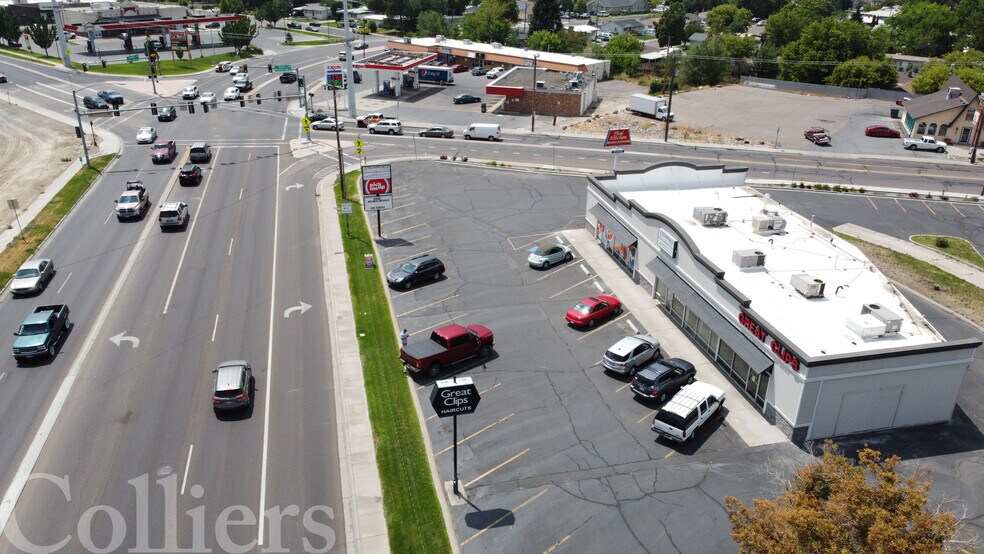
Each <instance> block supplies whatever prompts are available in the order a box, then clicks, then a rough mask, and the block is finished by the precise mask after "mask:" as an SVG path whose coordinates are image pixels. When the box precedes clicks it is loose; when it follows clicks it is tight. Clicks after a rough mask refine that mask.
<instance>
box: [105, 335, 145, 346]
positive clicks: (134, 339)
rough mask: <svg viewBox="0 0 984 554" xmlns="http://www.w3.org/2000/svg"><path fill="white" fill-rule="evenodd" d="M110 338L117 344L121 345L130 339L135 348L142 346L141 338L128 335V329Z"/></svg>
mask: <svg viewBox="0 0 984 554" xmlns="http://www.w3.org/2000/svg"><path fill="white" fill-rule="evenodd" d="M109 340H111V341H112V342H113V344H115V345H116V346H119V345H120V343H121V342H123V341H129V342H130V344H131V345H132V347H133V348H136V347H138V346H140V339H138V338H137V337H131V336H128V335H127V334H126V331H123V332H122V333H120V334H118V335H116V336H115V337H109Z"/></svg>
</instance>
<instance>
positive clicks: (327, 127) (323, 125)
mask: <svg viewBox="0 0 984 554" xmlns="http://www.w3.org/2000/svg"><path fill="white" fill-rule="evenodd" d="M335 125H336V123H335V120H334V119H332V118H330V117H328V118H325V119H322V120H321V121H315V122H314V123H312V124H311V128H312V129H317V130H319V131H334V130H335ZM337 125H338V130H339V131H344V130H345V122H344V121H342V122H341V123H338V124H337Z"/></svg>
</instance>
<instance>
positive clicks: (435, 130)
mask: <svg viewBox="0 0 984 554" xmlns="http://www.w3.org/2000/svg"><path fill="white" fill-rule="evenodd" d="M417 134H418V135H420V136H422V137H437V138H453V137H454V131H452V130H451V129H450V128H448V127H442V126H438V127H429V128H427V129H424V130H422V131H420V132H419V133H417Z"/></svg>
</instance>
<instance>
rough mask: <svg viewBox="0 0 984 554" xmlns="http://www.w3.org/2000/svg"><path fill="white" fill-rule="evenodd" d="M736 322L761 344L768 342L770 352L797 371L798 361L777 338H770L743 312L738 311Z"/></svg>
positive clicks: (767, 333)
mask: <svg viewBox="0 0 984 554" xmlns="http://www.w3.org/2000/svg"><path fill="white" fill-rule="evenodd" d="M738 323H741V326H742V327H744V328H745V329H747V330H748V332H749V333H750V334H751V335H752V336H753V337H755V338H756V339H758V340H759V341H761V342H762V344H768V345H769V348H770V349H771V350H772V353H773V354H775V355H776V356H777V357H778V358H779V359H780V360H782V361H784V362H786V363H787V364H789V367H791V368H793V371H799V368H800V361H799V358H797V357H796V356H795V355H794V354H793V353H792V352H790V351H789V349H788V348H786V346H785V345H784V344H782V343H781V342H779V341H778V340H776V339H774V338H772V336H770V335H769V332H768V331H766V330H765V327H762V326H761V325H759V324H758V322H756V321H755V320H754V319H752V318H751V317H750V316H749V315H748V314H746V313H745V312H739V313H738Z"/></svg>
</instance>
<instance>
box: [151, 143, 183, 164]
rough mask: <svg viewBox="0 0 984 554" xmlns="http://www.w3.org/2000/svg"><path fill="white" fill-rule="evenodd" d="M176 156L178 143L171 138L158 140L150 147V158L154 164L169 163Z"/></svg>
mask: <svg viewBox="0 0 984 554" xmlns="http://www.w3.org/2000/svg"><path fill="white" fill-rule="evenodd" d="M177 157H178V145H177V144H175V142H174V141H173V140H159V141H157V142H155V143H154V146H152V147H151V149H150V160H151V161H152V162H154V163H155V164H162V163H163V164H169V163H171V162H172V161H174V158H177Z"/></svg>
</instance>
